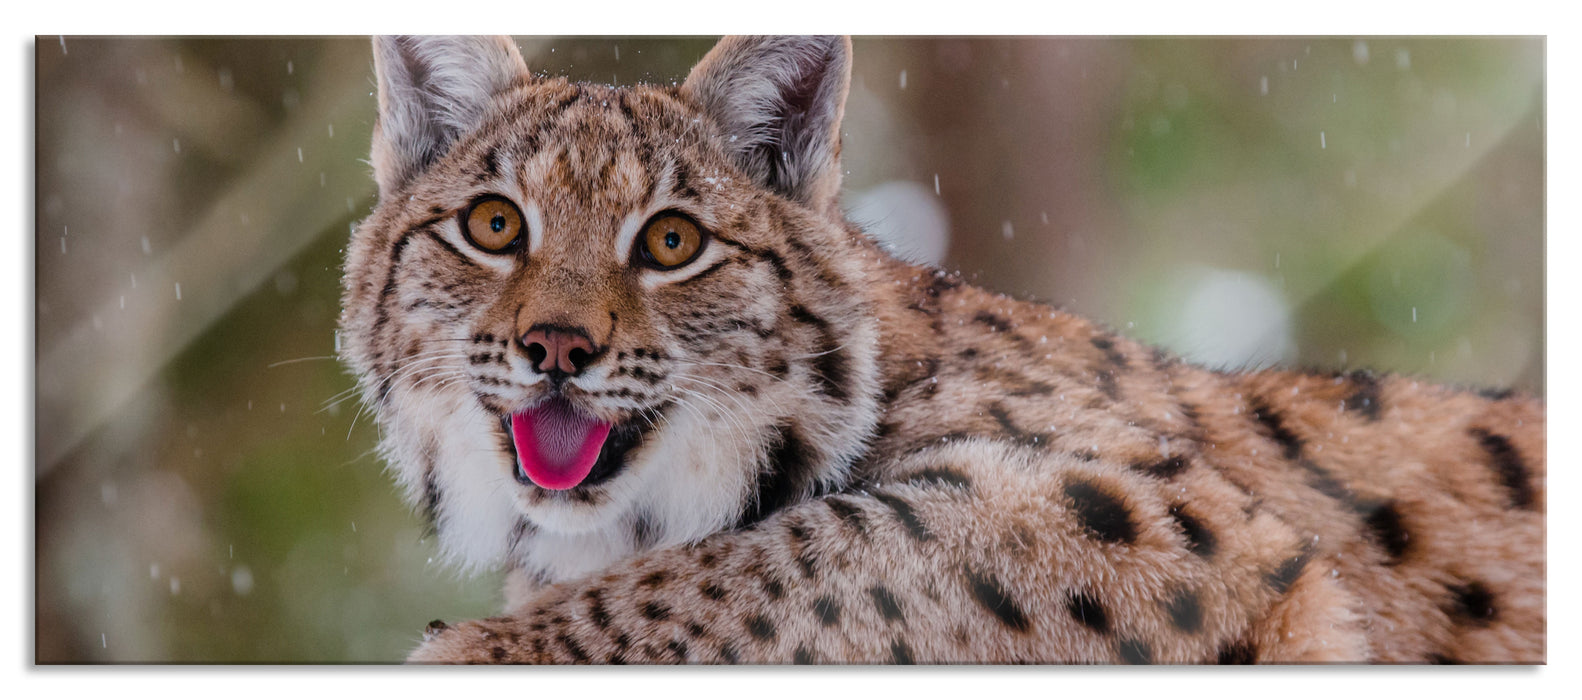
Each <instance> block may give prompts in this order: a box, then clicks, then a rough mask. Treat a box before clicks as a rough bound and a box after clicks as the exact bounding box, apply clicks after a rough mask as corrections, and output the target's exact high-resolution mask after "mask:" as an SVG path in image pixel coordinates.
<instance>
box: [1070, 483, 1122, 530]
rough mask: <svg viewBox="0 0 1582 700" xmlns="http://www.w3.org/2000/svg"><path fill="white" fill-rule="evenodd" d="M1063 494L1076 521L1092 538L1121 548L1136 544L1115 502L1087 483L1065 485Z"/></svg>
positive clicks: (1094, 485) (1119, 502)
mask: <svg viewBox="0 0 1582 700" xmlns="http://www.w3.org/2000/svg"><path fill="white" fill-rule="evenodd" d="M1065 494H1066V498H1069V499H1071V504H1072V507H1073V512H1075V514H1076V516H1077V521H1078V522H1079V523H1080V524H1081V525H1082V527H1083V528H1084V529H1086V530H1087V531H1088V532H1089V533H1090V534H1091V535H1093V536H1094V537H1096V538H1098V539H1099V540H1102V541H1104V542H1117V543H1121V544H1133V543H1135V542H1136V541H1137V526H1136V525H1134V524H1133V523H1132V516H1131V513H1130V512H1128V511H1127V510H1126V506H1125V504H1123V503H1122V502H1121V500H1120V499H1119V498H1116V497H1115V496H1113V495H1111V494H1109V493H1107V492H1105V491H1104V490H1103V489H1101V488H1099V487H1098V485H1096V484H1094V483H1092V482H1088V481H1072V482H1071V483H1069V484H1066V488H1065Z"/></svg>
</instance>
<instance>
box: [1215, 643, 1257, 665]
mask: <svg viewBox="0 0 1582 700" xmlns="http://www.w3.org/2000/svg"><path fill="white" fill-rule="evenodd" d="M1217 663H1219V664H1222V665H1242V666H1245V665H1247V664H1255V663H1258V648H1257V647H1255V646H1253V645H1252V643H1251V642H1247V641H1237V642H1231V643H1229V644H1226V645H1224V646H1222V647H1220V648H1219V659H1218V660H1217Z"/></svg>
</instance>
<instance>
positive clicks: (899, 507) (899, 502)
mask: <svg viewBox="0 0 1582 700" xmlns="http://www.w3.org/2000/svg"><path fill="white" fill-rule="evenodd" d="M874 498H877V499H879V501H880V502H881V503H884V504H885V505H887V506H890V510H893V511H895V517H896V518H897V519H899V520H900V521H901V524H902V525H904V526H906V532H907V534H909V535H911V536H912V538H913V539H915V540H917V541H919V542H927V541H929V540H932V539H934V533H932V532H929V531H928V527H927V526H925V525H923V521H922V520H919V519H918V517H917V512H916V511H914V510H912V504H911V503H908V502H906V501H905V500H904V499H902V498H900V497H898V496H892V495H890V494H887V493H877V494H874Z"/></svg>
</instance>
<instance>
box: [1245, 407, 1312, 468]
mask: <svg viewBox="0 0 1582 700" xmlns="http://www.w3.org/2000/svg"><path fill="white" fill-rule="evenodd" d="M1248 410H1249V411H1250V412H1251V413H1252V417H1253V419H1255V420H1257V421H1258V424H1259V425H1261V426H1263V429H1264V432H1265V434H1266V435H1267V437H1268V438H1269V439H1271V440H1273V441H1275V442H1276V443H1278V444H1279V445H1280V448H1281V450H1283V452H1284V454H1285V458H1286V459H1297V458H1299V457H1301V456H1302V438H1301V437H1298V436H1297V434H1296V433H1293V432H1291V429H1290V427H1288V426H1287V425H1286V424H1285V416H1283V415H1281V414H1280V413H1279V412H1277V411H1275V410H1274V409H1273V408H1270V407H1269V405H1268V404H1266V403H1264V402H1263V401H1262V400H1261V399H1254V400H1253V401H1252V403H1251V404H1250V405H1249V407H1248Z"/></svg>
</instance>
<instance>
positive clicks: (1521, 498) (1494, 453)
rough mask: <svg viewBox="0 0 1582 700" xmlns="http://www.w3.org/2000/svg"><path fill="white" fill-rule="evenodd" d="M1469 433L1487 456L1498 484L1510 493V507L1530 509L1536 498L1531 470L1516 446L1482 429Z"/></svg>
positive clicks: (1474, 429)
mask: <svg viewBox="0 0 1582 700" xmlns="http://www.w3.org/2000/svg"><path fill="white" fill-rule="evenodd" d="M1470 432H1471V434H1472V437H1474V438H1477V440H1478V444H1479V445H1480V446H1482V447H1483V451H1484V452H1485V453H1487V454H1488V457H1489V466H1490V467H1493V468H1494V474H1495V475H1496V476H1498V477H1499V479H1500V484H1502V485H1503V486H1504V487H1505V490H1506V491H1508V492H1509V493H1510V499H1511V507H1513V508H1522V509H1528V510H1530V509H1532V508H1533V504H1534V502H1535V501H1536V496H1535V495H1534V493H1533V487H1532V475H1531V470H1529V469H1528V468H1527V463H1526V462H1524V461H1522V456H1521V454H1520V453H1518V452H1517V451H1516V446H1515V445H1512V444H1511V441H1510V440H1509V439H1508V438H1506V437H1505V436H1503V435H1496V434H1494V433H1491V432H1489V431H1487V430H1484V429H1482V428H1473V429H1472V430H1471V431H1470Z"/></svg>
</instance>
